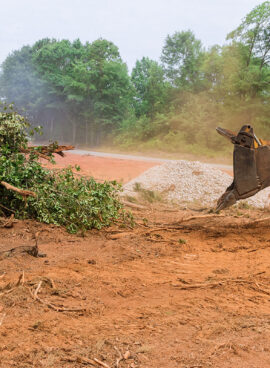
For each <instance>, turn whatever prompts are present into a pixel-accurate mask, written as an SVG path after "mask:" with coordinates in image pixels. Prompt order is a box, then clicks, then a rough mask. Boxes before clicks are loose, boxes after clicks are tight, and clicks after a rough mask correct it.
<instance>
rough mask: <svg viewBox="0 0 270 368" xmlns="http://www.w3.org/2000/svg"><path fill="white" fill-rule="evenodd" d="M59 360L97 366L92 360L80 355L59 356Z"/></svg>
mask: <svg viewBox="0 0 270 368" xmlns="http://www.w3.org/2000/svg"><path fill="white" fill-rule="evenodd" d="M61 360H62V361H64V362H72V363H81V364H87V365H88V364H90V365H92V366H94V367H96V366H97V365H96V363H95V362H94V360H92V359H88V358H84V357H80V356H75V357H67V358H61Z"/></svg>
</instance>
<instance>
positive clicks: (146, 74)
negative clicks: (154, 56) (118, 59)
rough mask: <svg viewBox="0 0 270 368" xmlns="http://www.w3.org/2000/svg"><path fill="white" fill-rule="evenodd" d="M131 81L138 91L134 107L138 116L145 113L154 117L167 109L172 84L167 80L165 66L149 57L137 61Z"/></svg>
mask: <svg viewBox="0 0 270 368" xmlns="http://www.w3.org/2000/svg"><path fill="white" fill-rule="evenodd" d="M131 81H132V83H133V85H134V88H135V91H136V94H135V99H134V108H135V114H136V116H137V117H141V116H143V115H145V116H147V117H150V118H151V119H152V118H153V117H154V116H155V115H156V114H157V113H161V112H164V111H165V110H166V107H167V102H168V94H169V89H170V85H169V84H168V83H167V82H166V81H165V77H164V70H163V68H162V67H161V66H160V65H159V64H158V63H157V62H156V61H153V60H151V59H149V58H147V57H143V58H142V60H140V61H137V62H136V65H135V67H134V69H133V70H132V73H131Z"/></svg>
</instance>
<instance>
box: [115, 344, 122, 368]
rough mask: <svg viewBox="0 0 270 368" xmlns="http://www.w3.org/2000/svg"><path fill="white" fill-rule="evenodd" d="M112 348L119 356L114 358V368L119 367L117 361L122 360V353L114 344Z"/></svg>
mask: <svg viewBox="0 0 270 368" xmlns="http://www.w3.org/2000/svg"><path fill="white" fill-rule="evenodd" d="M113 348H114V350H115V351H116V352H117V353H118V355H119V358H117V359H116V364H115V365H116V368H119V363H120V362H121V360H124V357H123V355H122V353H121V351H120V350H119V349H118V348H117V347H116V346H114V347H113Z"/></svg>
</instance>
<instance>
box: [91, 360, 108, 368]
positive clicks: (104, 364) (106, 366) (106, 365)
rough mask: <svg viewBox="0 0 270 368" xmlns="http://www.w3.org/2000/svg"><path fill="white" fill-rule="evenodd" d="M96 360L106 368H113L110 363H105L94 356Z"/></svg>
mask: <svg viewBox="0 0 270 368" xmlns="http://www.w3.org/2000/svg"><path fill="white" fill-rule="evenodd" d="M94 361H95V362H96V363H98V364H99V365H101V366H102V367H104V368H111V367H110V366H109V365H108V364H106V363H103V362H102V361H100V360H98V359H97V358H94Z"/></svg>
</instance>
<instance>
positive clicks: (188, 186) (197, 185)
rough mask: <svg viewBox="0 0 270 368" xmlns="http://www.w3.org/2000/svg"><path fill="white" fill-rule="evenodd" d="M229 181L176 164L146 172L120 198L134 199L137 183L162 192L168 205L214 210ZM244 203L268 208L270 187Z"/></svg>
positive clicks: (200, 166)
mask: <svg viewBox="0 0 270 368" xmlns="http://www.w3.org/2000/svg"><path fill="white" fill-rule="evenodd" d="M232 179H233V178H232V177H231V176H230V175H229V174H227V173H225V172H223V171H221V170H219V169H216V168H214V167H211V166H209V165H207V164H204V163H201V162H198V161H186V160H179V161H174V162H168V163H165V164H162V165H159V166H154V167H152V168H150V169H149V170H147V171H145V172H144V173H143V174H141V175H139V176H138V177H136V178H135V179H133V180H131V181H130V182H128V183H127V184H125V185H124V191H123V194H124V195H129V196H133V197H136V196H137V192H136V191H135V190H134V185H135V183H139V184H140V185H141V188H143V189H148V190H153V191H156V192H161V193H163V195H164V196H165V198H166V199H167V200H168V201H172V202H173V203H176V204H181V205H185V204H188V203H197V204H201V205H202V206H207V207H213V206H215V205H216V201H217V199H218V198H219V197H220V196H221V194H223V193H224V191H225V189H226V188H227V187H228V186H229V185H230V184H231V183H232ZM243 201H244V202H246V203H247V204H248V205H250V206H253V207H256V208H264V207H266V206H269V204H270V187H269V188H266V189H264V190H262V191H261V192H259V193H257V194H256V195H255V196H253V197H251V198H249V199H245V200H243ZM239 202H240V201H238V203H239ZM241 202H242V201H241Z"/></svg>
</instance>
